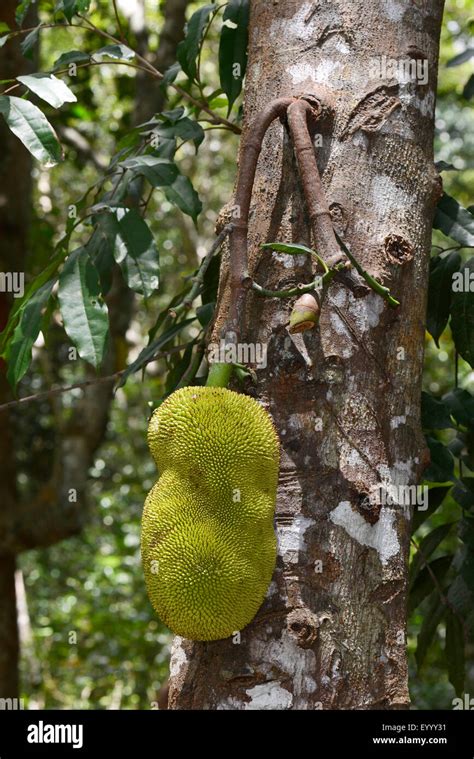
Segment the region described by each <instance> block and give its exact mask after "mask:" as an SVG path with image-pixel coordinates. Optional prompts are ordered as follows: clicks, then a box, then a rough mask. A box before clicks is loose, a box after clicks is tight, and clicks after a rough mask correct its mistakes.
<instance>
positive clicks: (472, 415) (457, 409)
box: [443, 388, 474, 427]
mask: <svg viewBox="0 0 474 759" xmlns="http://www.w3.org/2000/svg"><path fill="white" fill-rule="evenodd" d="M443 403H445V405H446V406H447V407H448V408H449V411H450V414H451V415H452V416H453V417H454V418H455V420H456V421H457V422H458V424H462V425H463V426H464V427H470V426H473V425H474V397H473V396H472V395H471V394H470V393H469V392H468V391H467V390H461V388H456V389H455V390H453V391H452V392H450V393H447V394H446V395H444V396H443Z"/></svg>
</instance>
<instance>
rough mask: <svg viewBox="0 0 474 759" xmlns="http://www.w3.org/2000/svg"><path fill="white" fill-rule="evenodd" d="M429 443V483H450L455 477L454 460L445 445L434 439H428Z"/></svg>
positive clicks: (427, 476)
mask: <svg viewBox="0 0 474 759" xmlns="http://www.w3.org/2000/svg"><path fill="white" fill-rule="evenodd" d="M426 442H427V443H428V446H429V449H430V454H431V464H430V466H429V467H428V469H427V470H426V472H425V479H426V480H428V482H448V481H451V480H452V478H453V477H454V459H453V457H452V455H451V453H450V452H449V450H448V448H446V446H445V445H443V443H440V441H439V440H436V438H434V437H430V436H428V437H427V438H426Z"/></svg>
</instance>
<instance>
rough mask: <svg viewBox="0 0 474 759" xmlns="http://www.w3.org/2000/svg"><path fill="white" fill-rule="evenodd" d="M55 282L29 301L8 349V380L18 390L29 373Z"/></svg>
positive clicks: (46, 285)
mask: <svg viewBox="0 0 474 759" xmlns="http://www.w3.org/2000/svg"><path fill="white" fill-rule="evenodd" d="M54 282H55V280H54V279H50V280H49V281H48V282H46V284H44V285H43V286H42V287H40V288H39V290H37V291H36V292H35V294H34V295H33V296H32V297H31V298H30V299H29V301H28V303H27V304H26V306H25V308H24V310H23V311H22V313H21V315H20V320H19V322H18V324H17V326H16V328H15V331H14V333H13V338H12V341H11V343H10V345H9V347H8V372H7V378H8V381H9V383H10V385H11V386H12V387H13V388H16V386H17V384H18V382H19V381H20V380H21V379H22V377H23V376H24V375H25V374H26V372H27V371H28V367H29V365H30V363H31V351H32V348H33V345H34V343H35V340H36V338H37V337H38V335H39V331H40V328H41V316H42V313H43V310H44V308H45V306H46V304H47V302H48V300H49V297H50V295H51V291H52V289H53V285H54Z"/></svg>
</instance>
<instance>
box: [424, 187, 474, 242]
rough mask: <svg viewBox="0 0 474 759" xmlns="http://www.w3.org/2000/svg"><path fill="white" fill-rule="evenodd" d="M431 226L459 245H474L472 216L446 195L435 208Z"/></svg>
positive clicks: (473, 219) (444, 194) (473, 217)
mask: <svg viewBox="0 0 474 759" xmlns="http://www.w3.org/2000/svg"><path fill="white" fill-rule="evenodd" d="M433 226H434V227H435V229H440V230H441V232H444V234H445V235H447V236H448V237H451V238H452V239H453V240H455V241H456V242H458V243H459V244H460V245H465V246H468V247H469V246H471V245H474V216H473V215H472V214H471V213H469V211H468V210H467V209H466V208H463V207H462V206H460V205H459V203H458V202H457V200H455V199H454V198H452V197H450V195H447V194H446V193H443V196H442V198H441V200H440V201H439V203H438V206H437V208H436V214H435V219H434V222H433Z"/></svg>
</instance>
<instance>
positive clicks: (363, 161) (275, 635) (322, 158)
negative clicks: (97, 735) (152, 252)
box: [170, 0, 443, 709]
mask: <svg viewBox="0 0 474 759" xmlns="http://www.w3.org/2000/svg"><path fill="white" fill-rule="evenodd" d="M442 9H443V2H442V0H416V1H414V2H408V0H353V2H351V3H343V2H340V1H339V0H328V1H327V2H324V3H322V2H316V3H313V2H304V1H302V0H286V1H285V2H280V1H279V0H274V1H273V2H271V3H270V2H268V0H253V2H252V3H251V29H250V43H249V66H248V73H247V82H246V90H245V119H244V132H243V136H242V144H243V145H245V143H246V140H248V139H249V137H250V135H251V133H252V122H253V119H254V117H255V115H256V114H257V113H259V112H261V111H262V109H263V108H264V107H265V106H266V105H267V104H268V103H269V102H270V101H271V100H273V99H275V98H277V97H290V96H294V95H300V94H302V93H304V94H311V93H314V92H316V91H318V90H320V88H321V86H324V87H326V88H327V89H328V90H329V91H331V92H332V96H333V98H334V103H335V121H334V124H333V127H332V130H331V132H330V134H326V135H323V141H322V148H321V149H318V151H317V158H318V166H319V171H320V174H321V178H322V183H323V187H324V190H325V193H326V197H327V200H328V203H329V208H330V210H331V215H332V218H333V223H334V227H335V229H336V231H337V232H338V234H339V235H340V236H341V237H342V238H343V240H344V241H345V242H346V243H347V244H348V246H349V247H350V249H351V251H352V252H353V254H354V255H355V256H356V257H357V258H358V260H359V261H360V262H361V263H362V265H363V266H364V268H365V269H366V270H367V271H369V272H370V273H371V274H372V275H373V276H375V277H377V278H379V279H380V280H381V281H383V283H384V284H385V285H387V286H389V287H390V288H391V291H392V293H393V294H394V296H396V297H397V298H398V299H399V300H401V307H400V308H399V309H398V310H397V311H393V310H392V309H390V308H389V307H388V305H387V304H386V303H385V302H384V301H383V300H382V299H381V298H380V297H379V296H378V295H376V294H375V293H374V292H372V291H371V290H369V289H368V288H367V286H366V285H365V283H364V282H362V280H360V278H359V277H358V276H357V275H356V274H354V272H351V273H350V275H338V276H337V279H335V280H334V281H333V283H332V284H331V286H330V289H329V292H328V296H327V298H326V299H325V301H324V304H323V307H322V312H321V319H320V327H319V330H313V331H312V332H310V333H309V332H306V333H305V334H304V335H298V336H294V337H293V338H292V337H290V336H289V335H288V332H287V330H286V327H285V325H286V324H287V322H288V315H289V313H290V311H291V306H292V305H293V301H291V302H287V301H283V302H281V301H277V300H276V299H268V298H266V299H259V298H258V296H256V295H254V294H249V296H248V299H247V313H246V319H245V322H244V324H245V325H246V326H244V329H243V333H242V339H243V341H244V342H253V343H263V344H265V345H268V364H267V366H266V368H264V369H263V368H258V371H257V375H258V384H257V389H255V388H252V387H248V388H247V392H249V393H253V394H255V395H257V396H258V398H259V399H260V401H261V402H262V404H263V405H264V406H265V407H266V408H267V409H268V410H269V411H270V413H271V414H272V416H273V419H274V421H275V423H276V426H277V429H278V431H279V435H280V440H281V444H282V466H281V472H280V483H279V491H278V497H277V509H276V529H277V534H278V541H279V557H278V562H277V567H276V570H275V573H274V577H273V581H272V583H271V585H270V588H269V591H268V594H267V598H266V601H265V603H264V604H263V606H262V608H261V609H260V611H259V613H258V614H257V616H256V618H255V619H254V620H253V622H252V623H251V624H250V625H249V626H248V627H246V628H245V629H244V630H242V631H241V640H240V642H239V641H238V640H237V641H236V642H234V640H233V639H227V640H224V641H217V642H212V643H199V642H194V643H193V642H191V641H184V640H182V639H179V638H177V639H175V642H174V646H173V651H172V659H171V688H170V706H171V708H174V709H272V708H275V709H318V708H319V709H377V708H383V709H397V708H406V707H407V706H408V704H409V696H408V685H407V657H406V641H405V628H406V592H407V563H408V545H409V531H410V509H409V508H408V509H407V508H406V507H404V506H403V505H402V504H400V503H399V504H398V505H397V504H392V505H391V504H390V503H388V504H387V503H381V502H377V499H374V498H373V497H372V496H373V495H374V494H375V493H377V492H378V491H379V489H380V488H387V489H389V490H390V488H393V487H397V488H398V487H404V486H410V485H414V484H416V483H417V482H418V481H419V479H420V477H421V474H422V471H423V468H424V466H425V465H426V461H427V460H426V452H425V444H424V439H423V436H422V433H421V427H420V418H419V405H420V404H419V401H420V391H421V371H422V360H423V336H424V318H425V308H426V292H427V276H428V262H429V250H430V239H431V226H432V217H433V212H434V206H435V202H436V199H437V197H438V193H439V179H438V177H437V174H436V171H435V169H434V166H433V129H434V126H433V122H434V106H435V93H436V81H437V61H438V41H439V32H440V26H441V16H442ZM415 53H416V56H418V57H419V56H420V54H421V56H422V57H424V58H426V60H427V61H428V65H429V78H428V82H427V84H426V85H421V84H420V83H418V82H413V81H408V82H404V81H402V77H400V78H398V79H397V78H395V79H393V78H390V79H381V78H378V77H376V76H375V75H373V76H372V74H371V62H372V59H375V58H380V56H387V57H388V58H394V59H397V60H398V59H403V58H406V57H409V58H411V57H414V55H415ZM275 240H280V241H286V242H290V241H293V242H297V243H306V244H307V243H308V242H311V243H312V244H313V245H314V246H315V247H316V249H317V246H318V240H314V239H312V236H311V226H310V222H309V218H308V213H307V211H306V209H305V208H304V202H303V198H302V192H301V187H300V182H299V179H298V176H297V172H296V167H295V162H294V157H293V151H292V148H291V145H290V142H289V139H288V135H287V132H286V128H285V126H284V125H282V124H280V123H277V122H276V123H275V124H274V125H273V126H272V127H271V129H270V131H269V133H268V134H267V137H266V139H265V141H264V145H263V151H262V154H261V156H260V160H259V164H258V169H257V174H256V181H255V185H254V192H253V200H252V206H251V214H250V226H249V237H248V247H249V274H250V276H255V277H256V279H258V281H259V282H260V283H265V286H266V287H272V288H278V289H283V288H287V287H291V286H294V285H295V284H297V283H298V282H308V281H311V280H310V277H311V276H312V272H311V270H310V267H311V264H310V262H308V261H307V260H305V259H303V258H301V259H300V258H299V257H298V258H295V257H291V256H285V255H281V254H280V255H277V256H275V255H273V256H272V255H271V254H269V253H267V252H265V253H264V254H262V253H261V251H260V250H259V247H258V246H259V244H260V243H261V242H271V241H275ZM229 279H230V278H229V275H228V262H227V266H226V267H225V268H224V271H223V274H222V278H221V287H220V298H219V312H218V317H217V321H216V325H215V335H216V336H217V335H219V332H220V329H221V328H222V325H224V324H225V321H226V318H227V314H228V307H229V300H230V298H229V296H230V293H229V284H228V283H229ZM368 496H371V497H368Z"/></svg>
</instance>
